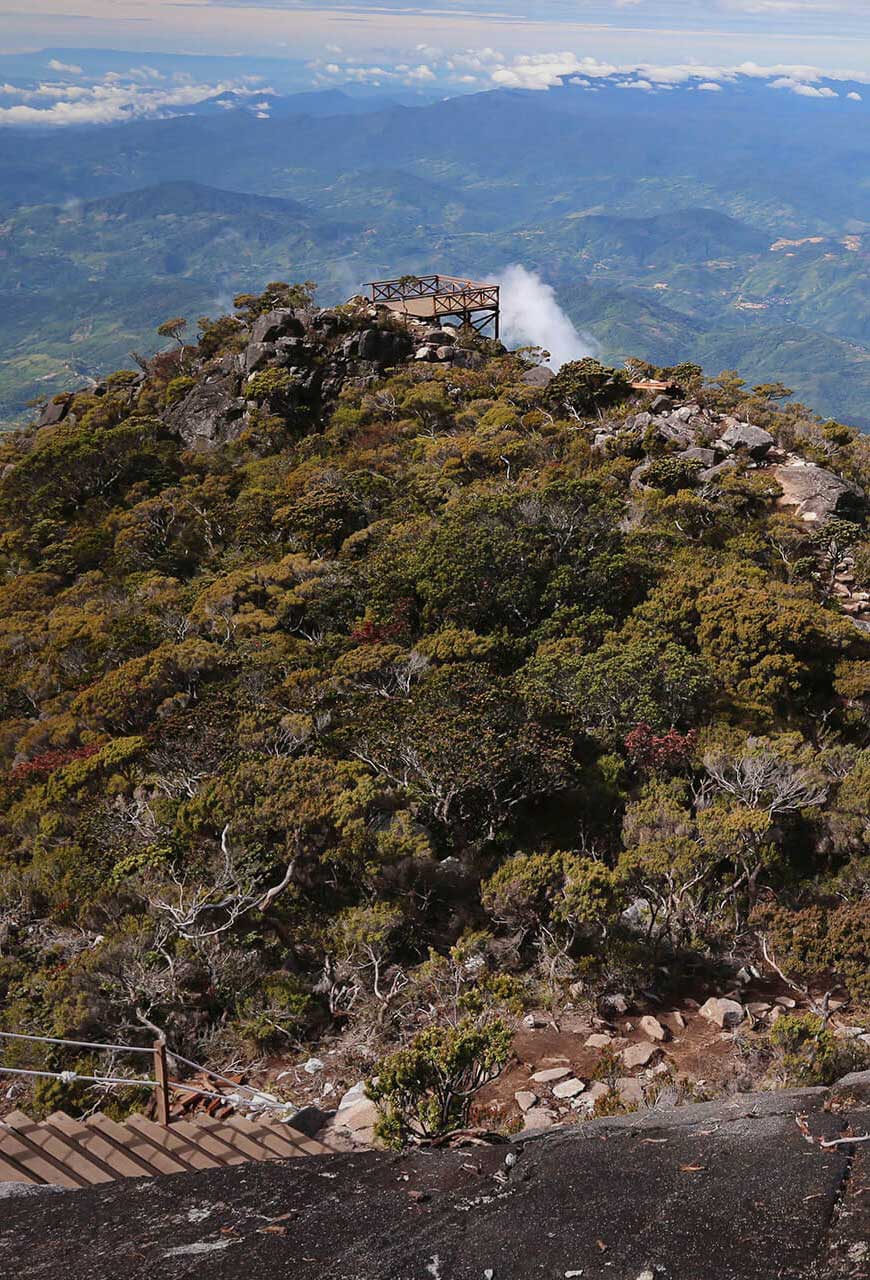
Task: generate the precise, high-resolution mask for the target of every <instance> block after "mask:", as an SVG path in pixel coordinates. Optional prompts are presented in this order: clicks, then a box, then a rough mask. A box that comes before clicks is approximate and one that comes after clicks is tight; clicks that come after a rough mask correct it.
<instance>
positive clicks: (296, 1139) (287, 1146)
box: [223, 1116, 332, 1160]
mask: <svg viewBox="0 0 870 1280" xmlns="http://www.w3.org/2000/svg"><path fill="white" fill-rule="evenodd" d="M223 1123H224V1124H227V1125H230V1126H231V1127H233V1128H235V1127H239V1128H241V1131H242V1132H243V1133H245V1132H247V1133H249V1134H250V1136H251V1137H254V1136H255V1137H256V1141H257V1142H260V1143H262V1144H263V1146H265V1147H267V1148H268V1149H269V1150H270V1151H274V1152H275V1154H276V1155H277V1156H279V1157H280V1158H281V1159H283V1160H289V1159H292V1158H293V1157H295V1156H308V1155H317V1156H322V1155H331V1154H332V1153H331V1152H330V1151H329V1149H328V1148H327V1147H325V1146H324V1145H323V1143H322V1142H316V1141H315V1140H314V1139H312V1138H306V1137H305V1135H304V1134H302V1133H299V1131H298V1130H297V1129H292V1128H291V1127H290V1126H289V1125H286V1124H280V1123H276V1122H275V1121H274V1120H247V1119H244V1118H242V1117H241V1116H230V1117H229V1118H228V1119H227V1120H224V1122H223ZM244 1126H248V1128H247V1129H245V1128H244Z"/></svg>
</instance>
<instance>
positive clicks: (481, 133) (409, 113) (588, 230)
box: [0, 81, 870, 428]
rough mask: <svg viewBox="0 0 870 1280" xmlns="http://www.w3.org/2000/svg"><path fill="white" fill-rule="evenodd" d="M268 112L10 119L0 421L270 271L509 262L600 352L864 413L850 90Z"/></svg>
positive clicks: (551, 96) (566, 97)
mask: <svg viewBox="0 0 870 1280" xmlns="http://www.w3.org/2000/svg"><path fill="white" fill-rule="evenodd" d="M269 117H270V118H268V119H260V118H257V114H256V112H253V111H252V110H251V102H250V100H249V99H245V100H244V101H243V102H242V101H240V100H236V99H235V98H234V97H233V95H232V94H226V93H222V94H220V95H217V96H216V97H215V98H213V99H210V100H209V101H208V102H206V103H203V104H200V106H199V107H197V108H195V109H193V110H191V111H190V112H189V113H187V114H185V115H183V116H178V117H176V118H173V119H163V120H149V121H140V122H138V123H133V124H125V125H117V126H106V127H103V128H88V129H64V130H54V131H48V130H41V131H36V130H23V129H8V128H7V129H4V130H0V352H2V355H0V420H5V421H6V422H11V421H14V420H18V419H20V417H21V415H22V413H23V412H24V406H25V402H26V401H27V400H28V399H30V398H31V397H34V396H37V395H40V394H48V393H50V392H52V391H54V390H56V389H57V388H58V387H59V386H61V385H63V386H66V385H68V383H69V381H70V377H71V375H72V376H77V377H84V376H85V375H86V374H88V373H91V372H93V373H99V372H105V371H106V369H108V368H111V367H117V366H124V365H129V363H130V359H129V355H128V351H129V349H130V348H131V347H136V348H137V349H148V350H153V349H154V347H155V345H156V342H157V340H156V338H154V335H153V331H154V328H155V327H156V325H157V324H159V323H160V322H161V320H163V319H165V318H166V317H167V316H168V315H176V314H185V315H187V316H188V317H189V318H190V319H191V320H192V321H194V320H195V319H196V318H197V317H198V316H199V315H201V314H207V313H212V314H213V313H214V312H216V311H219V310H222V309H225V308H226V307H227V305H228V303H229V300H230V298H231V296H232V294H233V293H236V292H240V291H243V290H251V289H255V288H258V287H261V286H262V284H263V283H264V282H265V281H266V280H271V279H276V278H286V279H298V278H306V279H307V278H313V279H316V280H319V282H320V284H321V297H322V298H323V299H324V300H325V301H336V300H340V299H343V298H345V297H347V296H349V295H350V294H351V293H353V292H354V291H355V290H356V289H357V288H358V287H359V285H360V284H361V283H362V282H363V281H365V280H367V279H371V278H373V277H375V276H378V275H381V274H389V275H394V274H395V275H400V274H403V273H405V272H413V271H434V270H441V271H445V272H456V273H468V274H474V275H478V276H480V275H493V274H497V273H498V272H499V271H500V270H501V269H503V268H504V267H505V266H507V265H508V264H509V263H512V262H520V263H522V264H523V265H525V266H527V267H529V268H530V269H533V270H536V271H538V272H539V273H540V274H541V275H542V276H543V277H544V278H545V279H546V280H548V281H549V282H550V283H552V284H553V285H554V286H555V287H556V290H557V294H558V296H559V299H560V301H561V302H562V304H563V306H565V308H566V309H567V310H568V312H569V313H570V314H571V316H572V318H573V319H574V321H575V323H577V324H578V325H579V326H580V327H582V328H583V329H585V330H587V331H588V332H589V333H590V334H591V335H592V337H593V338H594V339H595V340H596V341H597V343H598V344H599V346H600V348H601V352H602V355H603V356H604V357H605V358H607V359H610V360H618V359H620V358H623V357H624V356H626V355H629V354H633V355H639V356H643V357H646V358H649V359H652V360H654V361H656V362H657V363H666V362H669V361H670V360H673V359H677V358H681V357H685V356H686V355H687V354H691V355H692V357H693V358H695V359H697V360H698V361H699V362H701V363H703V364H704V365H705V366H706V368H707V369H708V372H711V373H717V372H719V371H720V370H721V369H722V368H723V367H728V366H736V365H739V366H740V367H741V369H742V370H743V371H744V372H745V373H746V374H747V375H748V376H749V377H750V378H755V379H758V380H759V381H761V380H770V379H772V378H777V379H782V380H783V381H785V382H786V383H788V385H790V386H791V387H793V388H794V390H795V391H796V392H797V393H798V394H799V395H800V396H801V398H804V399H806V400H807V402H808V403H811V404H813V406H814V407H815V408H817V409H819V410H820V411H822V412H823V413H826V414H831V415H832V416H837V417H841V418H843V419H845V420H848V421H851V422H854V423H857V424H858V425H861V426H864V427H867V428H870V290H868V283H870V281H868V273H870V220H868V219H867V216H866V215H867V208H868V185H870V131H867V130H866V129H865V128H863V127H860V126H862V125H863V124H865V123H866V119H867V110H866V108H865V106H864V104H863V103H855V102H847V101H846V100H845V98H844V96H842V95H841V97H840V98H838V99H836V100H821V101H820V100H811V99H807V98H805V97H799V96H795V95H793V94H789V93H784V92H772V91H771V90H770V89H769V88H767V86H766V85H764V84H763V83H756V82H752V81H747V82H746V83H744V82H740V84H739V85H738V86H736V87H734V88H732V89H730V90H729V91H728V92H727V93H720V94H712V93H710V94H704V93H687V92H682V93H680V94H676V93H675V94H660V95H655V96H653V97H650V96H649V95H645V94H640V93H634V94H632V93H626V92H624V91H623V92H620V91H618V90H617V89H614V88H607V87H605V88H602V89H600V90H599V91H598V92H596V93H590V92H587V91H586V90H584V89H583V88H582V87H581V86H577V85H571V84H565V85H563V86H562V87H560V88H556V89H552V90H550V91H549V92H547V93H520V92H515V91H496V92H491V93H486V94H476V95H469V96H465V97H462V98H456V99H449V100H445V101H440V102H437V103H433V104H430V105H425V106H422V107H409V106H406V105H395V104H392V103H390V102H389V100H383V99H382V98H381V99H378V98H372V99H360V98H356V97H351V96H348V95H347V94H344V93H342V92H338V91H332V90H329V91H325V92H323V93H305V94H297V95H289V96H285V97H280V96H272V97H271V99H270V104H269Z"/></svg>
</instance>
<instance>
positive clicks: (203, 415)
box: [166, 370, 246, 449]
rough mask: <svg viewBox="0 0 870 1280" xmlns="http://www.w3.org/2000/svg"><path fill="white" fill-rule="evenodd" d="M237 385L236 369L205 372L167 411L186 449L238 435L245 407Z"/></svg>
mask: <svg viewBox="0 0 870 1280" xmlns="http://www.w3.org/2000/svg"><path fill="white" fill-rule="evenodd" d="M240 388H241V375H240V374H239V373H224V372H223V371H222V370H218V371H217V372H216V373H214V374H211V375H209V374H207V375H206V376H205V377H204V378H203V380H202V381H201V382H198V383H197V385H196V386H195V387H194V388H193V389H192V390H191V391H190V392H188V394H187V395H186V396H185V397H184V399H183V400H181V401H180V402H179V403H178V404H177V405H175V407H174V408H173V409H171V410H170V411H169V412H168V414H167V415H166V422H167V425H168V426H169V427H170V429H171V430H173V431H175V432H177V433H178V435H179V436H180V437H181V439H182V440H183V441H184V443H185V444H186V445H187V447H188V449H213V448H216V447H217V446H218V445H222V444H226V443H227V442H228V441H229V440H234V439H237V438H238V436H239V434H240V430H241V427H242V425H243V419H244V414H245V408H246V404H245V400H244V397H241V396H240V395H239V391H240Z"/></svg>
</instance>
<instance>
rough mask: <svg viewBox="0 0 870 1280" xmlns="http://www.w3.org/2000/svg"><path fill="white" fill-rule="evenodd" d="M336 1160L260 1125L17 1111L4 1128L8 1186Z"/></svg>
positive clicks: (275, 1125) (317, 1146) (2, 1175)
mask: <svg viewBox="0 0 870 1280" xmlns="http://www.w3.org/2000/svg"><path fill="white" fill-rule="evenodd" d="M331 1154H332V1152H331V1151H330V1150H329V1148H328V1147H326V1146H324V1145H323V1143H322V1142H318V1141H317V1139H316V1138H307V1137H306V1136H305V1135H304V1134H302V1133H300V1132H298V1130H296V1129H293V1128H292V1127H291V1126H290V1125H288V1124H282V1123H280V1122H278V1121H275V1120H268V1119H262V1118H260V1117H258V1118H257V1119H247V1118H246V1117H243V1116H238V1115H232V1116H228V1117H225V1118H224V1119H220V1120H217V1119H214V1118H213V1117H211V1116H207V1115H196V1116H194V1117H192V1118H191V1119H190V1120H179V1121H176V1122H174V1123H173V1124H171V1125H168V1126H164V1125H160V1124H157V1123H156V1122H155V1121H153V1120H148V1119H146V1117H145V1116H141V1115H131V1116H128V1118H127V1119H126V1120H125V1121H124V1122H123V1123H119V1122H117V1121H115V1120H110V1119H109V1117H108V1116H105V1115H102V1114H100V1113H97V1114H95V1115H92V1116H88V1117H87V1119H86V1120H74V1119H73V1118H72V1117H71V1116H67V1115H64V1113H63V1112H61V1111H55V1112H54V1113H53V1114H52V1115H50V1116H49V1117H48V1119H47V1120H40V1121H36V1120H31V1119H29V1117H28V1116H26V1115H24V1113H23V1112H21V1111H13V1112H12V1113H11V1114H10V1115H7V1116H4V1117H3V1118H2V1120H0V1182H26V1183H31V1184H37V1185H42V1186H56V1187H69V1188H81V1187H91V1186H95V1185H96V1184H97V1183H101V1182H113V1181H114V1180H115V1179H117V1178H151V1177H154V1176H156V1175H157V1174H162V1173H191V1172H193V1171H194V1170H197V1169H213V1168H215V1167H217V1166H219V1165H230V1164H245V1163H246V1162H249V1161H254V1160H287V1159H290V1158H292V1157H295V1156H314V1155H331Z"/></svg>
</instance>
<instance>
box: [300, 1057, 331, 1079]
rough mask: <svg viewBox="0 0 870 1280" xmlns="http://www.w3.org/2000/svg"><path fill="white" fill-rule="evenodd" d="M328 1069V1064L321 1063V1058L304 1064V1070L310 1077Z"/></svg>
mask: <svg viewBox="0 0 870 1280" xmlns="http://www.w3.org/2000/svg"><path fill="white" fill-rule="evenodd" d="M325 1068H326V1063H325V1062H321V1060H320V1058H309V1059H308V1061H307V1062H303V1064H302V1070H303V1071H305V1072H306V1073H307V1074H308V1075H310V1076H316V1075H317V1073H318V1072H319V1071H323V1070H325Z"/></svg>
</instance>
